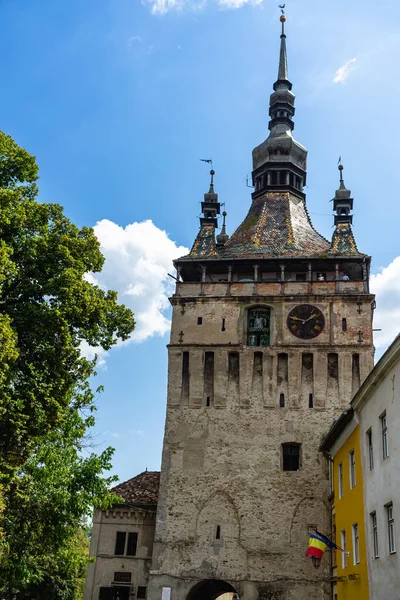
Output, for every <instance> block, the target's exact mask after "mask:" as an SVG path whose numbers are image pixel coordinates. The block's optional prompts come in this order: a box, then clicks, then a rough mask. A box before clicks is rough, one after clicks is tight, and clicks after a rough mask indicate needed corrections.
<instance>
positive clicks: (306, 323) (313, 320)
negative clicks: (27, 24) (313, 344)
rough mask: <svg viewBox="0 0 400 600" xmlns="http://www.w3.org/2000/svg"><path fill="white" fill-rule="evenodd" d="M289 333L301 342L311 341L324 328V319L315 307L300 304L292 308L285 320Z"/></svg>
mask: <svg viewBox="0 0 400 600" xmlns="http://www.w3.org/2000/svg"><path fill="white" fill-rule="evenodd" d="M287 325H288V328H289V331H290V332H291V333H292V334H293V335H295V336H296V337H298V338H300V339H302V340H311V339H313V338H315V337H317V335H319V334H320V333H321V331H322V330H323V328H324V327H325V318H324V315H323V314H322V312H321V311H320V310H319V308H317V307H316V306H312V305H311V304H300V305H299V306H295V307H294V308H292V310H291V311H290V313H289V314H288V318H287Z"/></svg>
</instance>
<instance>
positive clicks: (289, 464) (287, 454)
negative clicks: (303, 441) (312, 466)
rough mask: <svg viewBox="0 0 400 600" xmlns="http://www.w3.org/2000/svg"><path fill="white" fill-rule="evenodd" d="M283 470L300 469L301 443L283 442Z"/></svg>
mask: <svg viewBox="0 0 400 600" xmlns="http://www.w3.org/2000/svg"><path fill="white" fill-rule="evenodd" d="M282 457H283V470H284V471H299V470H300V445H299V444H282Z"/></svg>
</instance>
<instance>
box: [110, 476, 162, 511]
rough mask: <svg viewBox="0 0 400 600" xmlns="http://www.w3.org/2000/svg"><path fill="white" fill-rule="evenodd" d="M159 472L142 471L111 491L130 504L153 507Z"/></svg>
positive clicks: (156, 494) (155, 501) (155, 502)
mask: <svg viewBox="0 0 400 600" xmlns="http://www.w3.org/2000/svg"><path fill="white" fill-rule="evenodd" d="M159 485H160V472H159V471H144V472H143V473H140V474H139V475H136V477H132V479H128V481H124V482H123V483H119V484H118V485H116V486H115V487H113V488H112V491H113V492H114V493H115V494H117V496H121V498H123V499H124V500H125V502H127V503H130V504H142V505H147V504H148V505H154V504H157V500H158V488H159Z"/></svg>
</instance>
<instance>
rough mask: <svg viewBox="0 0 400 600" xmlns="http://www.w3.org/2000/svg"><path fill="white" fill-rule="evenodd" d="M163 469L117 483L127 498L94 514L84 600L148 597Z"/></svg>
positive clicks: (124, 599)
mask: <svg viewBox="0 0 400 600" xmlns="http://www.w3.org/2000/svg"><path fill="white" fill-rule="evenodd" d="M159 475H160V474H159V473H157V472H147V471H146V472H144V473H141V474H140V475H137V477H133V478H132V479H130V480H129V481H126V482H124V483H122V484H120V485H118V486H116V487H115V488H114V489H113V491H114V492H115V493H116V494H117V495H118V496H120V497H121V499H122V500H123V501H124V502H123V503H121V504H116V505H114V506H113V507H112V508H110V509H109V510H103V511H102V510H96V511H95V513H94V517H93V527H92V537H91V543H90V557H91V558H92V559H94V562H90V563H89V565H88V570H87V575H86V585H85V594H84V600H132V598H137V599H138V600H140V599H142V600H144V599H145V598H147V584H148V575H149V570H150V563H151V556H152V551H153V540H154V528H155V516H156V506H157V497H158V485H159Z"/></svg>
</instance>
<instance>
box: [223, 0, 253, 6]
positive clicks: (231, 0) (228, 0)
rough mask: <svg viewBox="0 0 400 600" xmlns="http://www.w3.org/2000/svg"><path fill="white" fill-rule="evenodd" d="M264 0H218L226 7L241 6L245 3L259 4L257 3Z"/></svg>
mask: <svg viewBox="0 0 400 600" xmlns="http://www.w3.org/2000/svg"><path fill="white" fill-rule="evenodd" d="M262 2H263V0H218V4H219V5H220V6H222V7H224V8H240V7H241V6H244V5H245V4H252V5H253V6H257V4H262Z"/></svg>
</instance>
